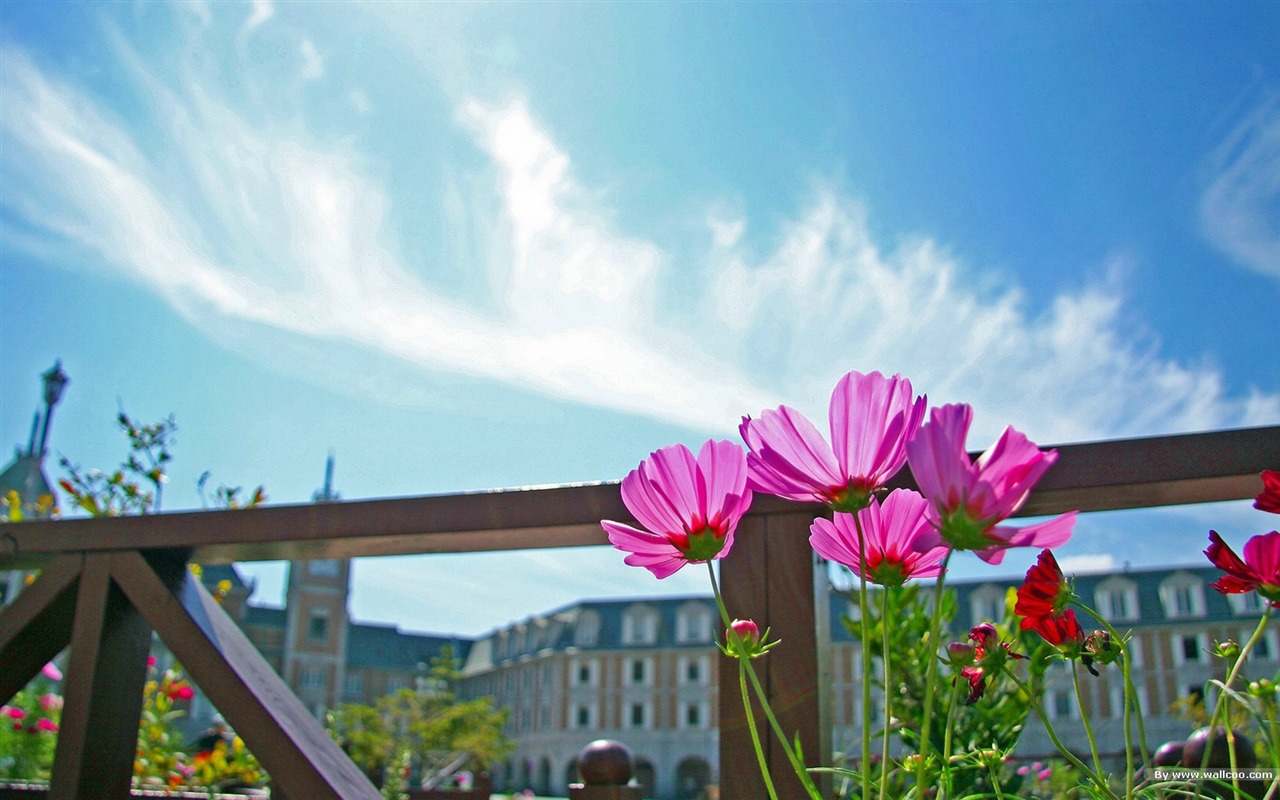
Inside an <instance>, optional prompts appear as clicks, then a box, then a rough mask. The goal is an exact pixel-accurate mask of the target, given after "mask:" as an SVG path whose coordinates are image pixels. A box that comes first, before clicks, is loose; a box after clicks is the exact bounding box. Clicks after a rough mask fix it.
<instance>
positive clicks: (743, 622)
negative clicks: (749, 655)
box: [729, 619, 760, 646]
mask: <svg viewBox="0 0 1280 800" xmlns="http://www.w3.org/2000/svg"><path fill="white" fill-rule="evenodd" d="M729 630H731V631H732V632H733V633H734V634H737V636H738V638H739V639H741V640H742V643H743V644H745V645H747V646H755V645H758V644H760V626H758V625H756V624H755V622H754V621H752V620H749V619H735V620H734V621H733V622H731V623H729ZM729 638H730V639H732V638H733V636H732V635H731V636H729Z"/></svg>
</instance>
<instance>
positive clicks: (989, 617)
mask: <svg viewBox="0 0 1280 800" xmlns="http://www.w3.org/2000/svg"><path fill="white" fill-rule="evenodd" d="M1004 594H1005V593H1004V592H1003V591H1002V590H1001V589H1000V588H999V587H997V586H990V585H987V586H982V587H980V588H978V589H976V590H974V592H973V594H971V595H970V596H969V613H970V615H971V617H970V621H971V623H972V625H977V624H978V623H980V622H999V621H1000V620H1002V619H1004Z"/></svg>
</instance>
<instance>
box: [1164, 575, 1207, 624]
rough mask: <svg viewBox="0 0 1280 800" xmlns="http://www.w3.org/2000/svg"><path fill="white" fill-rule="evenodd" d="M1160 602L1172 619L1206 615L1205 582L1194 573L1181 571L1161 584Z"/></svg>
mask: <svg viewBox="0 0 1280 800" xmlns="http://www.w3.org/2000/svg"><path fill="white" fill-rule="evenodd" d="M1160 603H1161V605H1163V606H1164V614H1165V616H1166V617H1169V618H1170V619H1185V618H1187V617H1203V616H1204V613H1205V612H1204V582H1203V581H1201V580H1200V579H1199V578H1197V577H1195V576H1194V575H1190V574H1188V573H1186V572H1179V573H1176V574H1174V575H1171V576H1169V577H1168V578H1166V579H1165V580H1164V582H1163V583H1161V584H1160Z"/></svg>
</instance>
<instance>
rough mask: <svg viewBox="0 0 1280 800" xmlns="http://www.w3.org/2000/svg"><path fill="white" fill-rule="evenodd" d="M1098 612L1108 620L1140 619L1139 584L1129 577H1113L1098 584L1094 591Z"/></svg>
mask: <svg viewBox="0 0 1280 800" xmlns="http://www.w3.org/2000/svg"><path fill="white" fill-rule="evenodd" d="M1094 601H1095V602H1096V604H1097V607H1098V612H1099V613H1101V614H1102V616H1104V617H1106V618H1107V619H1108V620H1112V621H1115V622H1124V621H1129V620H1135V619H1138V618H1139V617H1140V616H1141V614H1139V612H1138V586H1137V584H1135V583H1134V582H1133V581H1131V580H1129V579H1128V578H1120V577H1111V578H1108V579H1107V580H1105V581H1103V582H1102V583H1100V584H1098V589H1097V591H1096V592H1094Z"/></svg>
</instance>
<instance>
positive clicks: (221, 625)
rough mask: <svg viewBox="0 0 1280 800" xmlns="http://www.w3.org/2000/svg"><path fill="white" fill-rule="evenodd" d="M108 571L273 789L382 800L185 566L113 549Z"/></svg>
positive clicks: (313, 796)
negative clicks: (169, 566) (168, 567)
mask: <svg viewBox="0 0 1280 800" xmlns="http://www.w3.org/2000/svg"><path fill="white" fill-rule="evenodd" d="M111 574H112V578H113V579H114V580H115V581H116V582H117V583H118V584H119V585H120V587H121V589H123V590H124V592H125V594H126V595H127V596H128V597H129V600H130V601H131V602H132V603H133V605H134V606H135V607H136V608H138V609H140V610H141V612H142V614H143V616H144V617H145V618H146V620H147V622H149V623H150V625H151V627H152V628H153V629H154V630H155V631H156V633H157V634H159V636H160V638H161V639H162V640H164V643H165V644H166V645H168V647H169V649H170V650H171V651H172V652H173V654H174V655H175V656H177V658H178V660H179V661H181V662H182V665H183V666H184V667H185V668H186V669H187V671H188V672H189V673H190V674H191V677H192V678H193V679H194V680H195V682H196V683H197V684H198V685H199V686H200V689H201V690H202V691H203V692H204V693H205V694H206V695H207V696H208V697H209V699H210V700H212V701H213V704H214V705H215V706H217V708H218V710H219V711H220V712H221V713H222V715H223V716H224V717H225V718H226V720H227V721H228V722H229V723H230V724H231V726H232V727H233V728H235V730H236V732H237V733H238V734H239V735H240V736H241V737H243V738H244V740H245V743H246V744H247V745H248V746H249V750H250V751H251V752H252V753H253V754H254V755H255V756H256V757H257V759H258V760H259V761H260V762H261V763H262V766H263V768H264V769H266V771H267V773H268V774H270V775H271V781H272V786H273V788H278V789H279V790H283V792H284V793H285V794H286V795H287V796H288V797H290V798H306V799H307V800H381V797H382V795H381V794H380V793H379V792H378V790H377V789H375V788H374V786H373V784H371V783H370V782H369V780H368V779H367V778H366V777H365V776H364V774H363V773H361V772H360V770H359V769H358V768H357V767H356V765H355V764H354V763H352V761H351V759H349V758H348V757H347V756H346V754H345V753H343V752H342V750H341V749H340V748H339V747H338V745H337V743H335V742H334V741H333V739H332V738H330V737H329V735H328V733H326V732H325V730H324V728H323V727H322V726H321V725H320V723H319V722H318V721H317V720H316V719H315V717H313V716H311V714H310V713H309V712H308V711H307V709H306V707H305V706H304V705H303V704H302V701H300V700H299V699H298V698H297V696H296V695H294V693H293V691H292V690H291V689H290V688H289V686H288V684H286V683H285V682H284V680H282V679H281V678H280V676H279V675H277V674H276V673H275V670H273V669H272V668H271V665H270V664H268V663H267V661H266V660H265V659H264V658H263V657H262V655H261V654H260V653H259V652H258V650H257V649H256V648H255V647H254V646H253V644H252V643H251V642H250V641H249V640H248V638H246V637H245V635H244V632H243V631H241V630H240V627H239V626H238V625H237V624H236V623H235V621H234V620H233V619H232V618H231V617H230V616H229V615H228V614H227V613H226V611H224V610H223V608H222V606H221V605H219V604H218V602H217V600H215V599H214V598H213V596H212V595H210V594H209V592H208V591H207V590H206V589H205V588H204V586H202V585H201V584H200V581H199V580H197V579H196V578H195V577H194V576H193V575H191V574H190V573H189V572H188V571H187V570H186V569H185V568H184V569H183V570H182V571H181V574H177V575H173V576H172V577H171V578H170V579H169V580H165V579H163V578H162V577H161V575H160V574H157V571H156V569H155V568H153V566H152V564H151V563H149V562H148V561H147V560H146V559H144V558H143V557H142V555H141V554H140V553H139V552H137V551H122V552H118V553H116V554H115V555H113V556H112V570H111Z"/></svg>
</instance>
